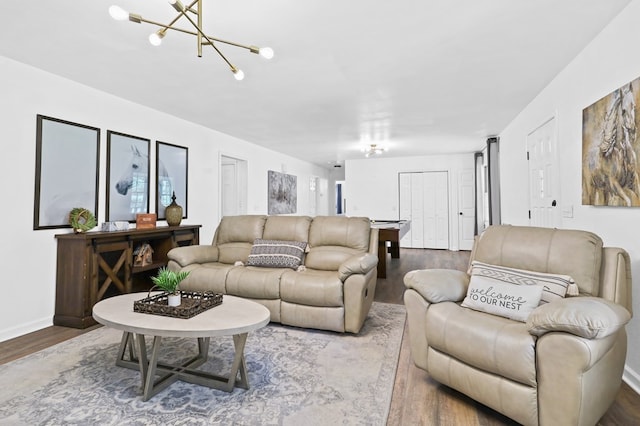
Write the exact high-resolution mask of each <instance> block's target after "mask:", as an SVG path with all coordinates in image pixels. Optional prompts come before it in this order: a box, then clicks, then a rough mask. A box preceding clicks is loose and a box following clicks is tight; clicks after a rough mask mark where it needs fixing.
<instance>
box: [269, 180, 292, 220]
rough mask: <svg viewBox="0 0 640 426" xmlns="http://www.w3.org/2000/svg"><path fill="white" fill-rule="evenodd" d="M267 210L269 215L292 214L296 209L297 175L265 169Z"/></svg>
mask: <svg viewBox="0 0 640 426" xmlns="http://www.w3.org/2000/svg"><path fill="white" fill-rule="evenodd" d="M267 185H268V188H267V197H268V200H267V211H268V214H270V215H277V214H293V213H296V211H297V209H298V183H297V177H296V176H294V175H288V174H285V173H280V172H276V171H273V170H268V171H267Z"/></svg>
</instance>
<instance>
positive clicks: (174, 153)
mask: <svg viewBox="0 0 640 426" xmlns="http://www.w3.org/2000/svg"><path fill="white" fill-rule="evenodd" d="M188 183H189V148H187V147H184V146H180V145H174V144H170V143H166V142H161V141H156V213H157V214H158V219H159V220H165V219H166V214H165V209H166V207H167V206H169V205H170V204H171V198H172V196H173V193H174V192H175V195H176V204H178V205H179V206H181V207H182V218H183V219H186V218H187V201H188V198H189V197H188V189H189V185H188Z"/></svg>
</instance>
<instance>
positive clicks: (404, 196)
mask: <svg viewBox="0 0 640 426" xmlns="http://www.w3.org/2000/svg"><path fill="white" fill-rule="evenodd" d="M398 185H399V195H400V217H399V219H400V220H411V173H398ZM412 228H413V223H412V224H410V225H409V231H407V233H406V234H404V236H403V237H402V239H401V240H400V247H404V248H411V247H412V245H411V230H412Z"/></svg>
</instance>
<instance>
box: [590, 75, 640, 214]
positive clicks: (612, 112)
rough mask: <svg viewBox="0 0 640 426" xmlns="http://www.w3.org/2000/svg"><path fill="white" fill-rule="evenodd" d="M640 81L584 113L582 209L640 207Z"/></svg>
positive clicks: (624, 87) (621, 89)
mask: <svg viewBox="0 0 640 426" xmlns="http://www.w3.org/2000/svg"><path fill="white" fill-rule="evenodd" d="M637 105H640V77H639V78H636V79H635V80H633V81H630V82H628V83H626V84H624V85H622V86H621V87H619V88H617V89H615V90H614V91H613V92H611V93H609V94H608V95H606V96H604V97H603V98H601V99H599V100H597V101H596V102H594V103H593V104H591V105H589V106H588V107H586V108H584V109H583V110H582V205H588V206H607V207H640V163H639V162H638V156H639V155H640V137H638V136H636V135H637V133H638V131H637V130H638V125H637V124H636V109H637Z"/></svg>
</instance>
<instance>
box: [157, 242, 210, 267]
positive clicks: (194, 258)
mask: <svg viewBox="0 0 640 426" xmlns="http://www.w3.org/2000/svg"><path fill="white" fill-rule="evenodd" d="M167 257H168V258H169V260H173V261H174V262H176V263H178V264H179V265H180V266H182V267H185V266H187V265H191V264H192V263H208V262H217V261H218V247H216V246H212V245H196V246H184V247H176V248H173V249H171V250H169V252H168V253H167Z"/></svg>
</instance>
